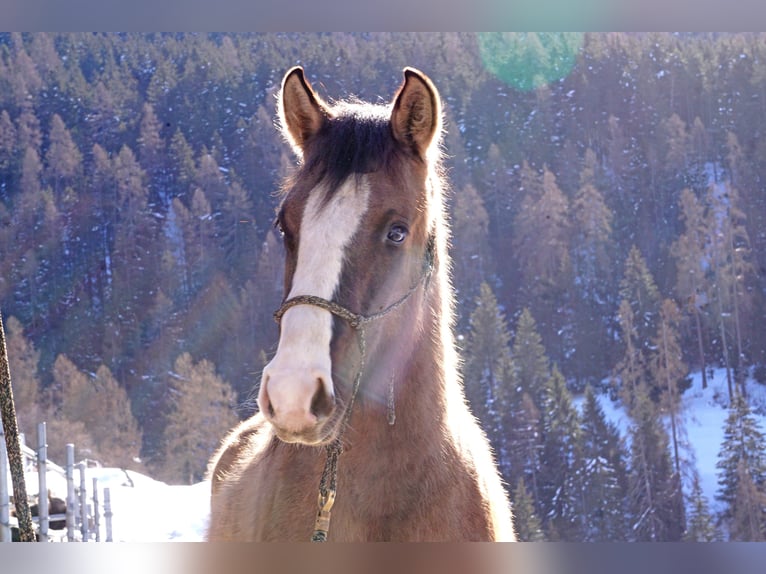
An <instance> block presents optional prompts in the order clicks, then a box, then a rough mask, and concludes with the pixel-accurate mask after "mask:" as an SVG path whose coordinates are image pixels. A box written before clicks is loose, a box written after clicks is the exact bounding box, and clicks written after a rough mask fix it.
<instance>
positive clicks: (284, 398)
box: [258, 363, 336, 445]
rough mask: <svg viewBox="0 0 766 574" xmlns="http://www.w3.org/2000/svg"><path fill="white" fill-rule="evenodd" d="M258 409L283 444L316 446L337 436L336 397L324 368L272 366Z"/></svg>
mask: <svg viewBox="0 0 766 574" xmlns="http://www.w3.org/2000/svg"><path fill="white" fill-rule="evenodd" d="M287 367H289V365H287ZM258 406H259V408H260V411H261V413H262V414H263V416H264V417H265V418H266V420H267V421H269V422H270V423H271V425H272V426H273V427H274V431H275V432H276V434H277V436H278V437H279V438H280V439H281V440H282V441H284V442H287V443H302V444H309V445H316V444H321V443H324V442H327V441H328V440H329V439H331V438H332V437H331V436H330V435H332V434H334V430H335V429H334V427H335V425H334V424H333V422H334V420H335V418H336V417H334V416H333V415H334V414H335V412H336V401H335V395H334V393H333V386H332V379H331V377H330V374H329V373H327V372H324V370H323V369H308V368H303V369H299V368H285V367H282V368H280V365H274V364H273V363H270V364H269V365H267V366H266V368H265V369H264V372H263V379H262V380H261V388H260V391H259V393H258Z"/></svg>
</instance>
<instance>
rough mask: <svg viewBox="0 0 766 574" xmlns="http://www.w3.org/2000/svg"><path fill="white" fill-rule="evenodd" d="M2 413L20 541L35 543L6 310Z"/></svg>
mask: <svg viewBox="0 0 766 574" xmlns="http://www.w3.org/2000/svg"><path fill="white" fill-rule="evenodd" d="M0 415H1V416H2V419H3V432H4V434H5V446H6V450H7V451H8V464H9V466H10V467H11V483H12V484H13V504H14V506H15V507H16V517H17V518H18V520H19V540H21V541H22V542H34V541H35V531H34V529H33V527H32V515H31V514H30V512H29V501H28V500H27V487H26V483H25V482H24V463H23V462H22V460H21V448H20V446H19V427H18V425H17V423H16V407H15V405H14V403H13V387H11V369H10V367H9V365H8V351H7V349H6V347H5V333H4V332H3V316H2V313H0ZM3 472H5V469H3Z"/></svg>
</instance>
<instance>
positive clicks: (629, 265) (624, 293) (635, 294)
mask: <svg viewBox="0 0 766 574" xmlns="http://www.w3.org/2000/svg"><path fill="white" fill-rule="evenodd" d="M619 298H620V301H627V302H628V304H629V305H630V309H631V311H632V312H633V318H634V328H635V333H636V342H637V344H638V346H639V348H641V349H647V348H648V347H649V346H650V344H651V340H652V338H653V337H654V336H655V334H656V333H657V319H658V317H659V310H660V292H659V290H658V289H657V285H656V284H655V282H654V277H652V274H651V272H650V271H649V266H648V265H647V263H646V259H644V257H643V255H641V251H639V249H638V247H636V246H635V245H634V246H633V247H631V249H630V253H629V254H628V259H627V260H626V262H625V272H624V274H623V278H622V281H621V282H620V292H619Z"/></svg>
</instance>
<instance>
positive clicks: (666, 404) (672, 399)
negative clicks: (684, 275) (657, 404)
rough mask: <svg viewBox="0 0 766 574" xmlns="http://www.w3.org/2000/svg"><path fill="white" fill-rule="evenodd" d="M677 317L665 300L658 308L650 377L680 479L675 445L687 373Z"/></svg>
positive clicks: (676, 445)
mask: <svg viewBox="0 0 766 574" xmlns="http://www.w3.org/2000/svg"><path fill="white" fill-rule="evenodd" d="M680 318H681V317H680V313H679V311H678V307H677V306H676V304H675V303H674V302H673V301H672V300H670V299H665V300H664V301H663V302H662V307H661V308H660V320H659V332H658V333H657V337H656V338H655V340H654V347H655V349H656V352H655V354H654V358H653V361H652V373H653V375H654V376H653V380H654V381H655V385H656V386H657V387H658V388H660V389H662V391H661V392H662V395H661V397H662V399H661V404H662V407H663V410H664V411H665V412H667V413H668V414H669V416H670V438H671V441H672V447H673V465H674V467H675V472H676V474H678V475H679V476H680V475H681V462H680V455H679V442H680V440H681V435H682V431H683V429H681V428H680V426H681V425H682V421H681V417H680V416H679V415H680V410H681V407H682V402H681V393H682V392H683V386H682V385H683V378H684V377H685V376H686V374H687V372H688V369H687V367H686V365H685V364H684V362H683V358H682V352H681V344H680V341H679V335H678V323H679V321H680Z"/></svg>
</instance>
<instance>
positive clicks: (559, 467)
mask: <svg viewBox="0 0 766 574" xmlns="http://www.w3.org/2000/svg"><path fill="white" fill-rule="evenodd" d="M546 394H547V397H546V403H545V408H544V410H543V411H542V413H543V417H542V418H543V424H542V431H543V444H542V457H541V468H540V495H541V500H540V504H541V506H542V508H543V509H544V513H543V516H544V522H545V525H546V531H547V532H548V538H549V539H550V540H556V539H560V540H566V541H579V540H581V539H582V534H583V530H584V528H585V524H584V521H583V519H584V516H583V495H584V492H583V487H584V484H583V468H582V462H583V458H582V455H583V452H582V443H581V436H580V417H579V414H578V412H577V409H576V408H575V407H574V405H573V404H572V397H571V395H570V393H569V390H568V389H567V386H566V381H565V380H564V377H563V375H562V374H561V372H560V371H559V370H558V368H557V367H554V368H553V371H552V373H551V376H550V378H549V380H548V383H547V385H546Z"/></svg>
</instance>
